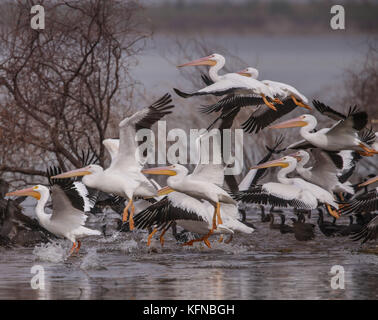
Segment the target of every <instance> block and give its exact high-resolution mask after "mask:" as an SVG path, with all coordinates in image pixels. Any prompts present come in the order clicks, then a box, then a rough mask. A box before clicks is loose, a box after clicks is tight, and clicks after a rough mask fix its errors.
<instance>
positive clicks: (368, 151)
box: [359, 143, 378, 157]
mask: <svg viewBox="0 0 378 320" xmlns="http://www.w3.org/2000/svg"><path fill="white" fill-rule="evenodd" d="M359 146H360V147H361V148H362V149H363V150H364V151H365V152H360V154H361V155H365V156H367V157H371V156H373V155H374V154H377V153H378V151H376V150H374V149H371V148H368V147H366V146H365V145H364V144H363V143H360V144H359Z"/></svg>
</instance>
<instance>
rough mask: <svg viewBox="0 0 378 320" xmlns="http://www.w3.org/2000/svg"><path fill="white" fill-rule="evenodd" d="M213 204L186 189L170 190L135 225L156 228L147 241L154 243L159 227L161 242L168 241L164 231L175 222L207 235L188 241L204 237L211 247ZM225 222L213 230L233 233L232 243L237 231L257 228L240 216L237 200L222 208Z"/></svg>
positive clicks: (143, 213)
mask: <svg viewBox="0 0 378 320" xmlns="http://www.w3.org/2000/svg"><path fill="white" fill-rule="evenodd" d="M167 189H168V188H163V189H161V190H160V191H159V194H164V193H165V192H168V190H167ZM213 211H214V208H213V206H212V205H211V204H210V203H209V202H208V201H200V200H197V199H196V198H193V197H191V196H188V195H186V194H185V193H182V192H177V191H175V192H170V193H169V194H167V196H166V197H164V198H163V199H162V200H160V201H159V202H157V203H154V204H152V205H151V206H149V207H148V208H147V209H145V210H144V211H142V212H140V213H138V214H137V215H136V216H135V227H136V228H140V229H145V228H152V227H153V228H154V229H153V231H152V233H150V235H149V236H148V241H147V245H150V242H151V238H152V236H153V235H154V234H155V233H156V232H157V231H159V230H161V231H162V232H161V234H160V243H161V245H162V246H163V245H164V238H163V236H164V234H165V232H166V230H168V229H169V227H170V226H171V224H172V223H173V222H176V223H177V225H179V226H180V227H182V228H184V229H185V230H188V231H190V232H194V233H198V234H201V235H204V236H203V237H200V238H199V239H195V240H191V241H188V242H186V243H184V245H192V244H193V243H194V242H196V241H203V242H204V243H205V244H206V246H208V247H209V248H211V245H210V242H209V240H208V238H207V237H206V235H207V234H209V232H210V230H211V229H212V228H213V222H212V220H213ZM220 216H221V219H222V224H218V225H217V226H216V228H215V229H213V231H212V233H211V234H214V235H215V234H221V235H223V234H228V235H230V238H229V240H227V241H226V243H228V242H229V241H231V240H232V237H233V234H234V233H235V232H239V233H245V234H250V233H252V232H253V231H254V229H253V228H250V227H248V226H246V225H245V224H243V223H242V222H240V221H239V220H237V218H238V209H237V207H236V206H235V205H233V204H225V203H223V204H222V206H221V208H220Z"/></svg>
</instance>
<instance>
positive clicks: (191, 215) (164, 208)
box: [134, 192, 205, 229]
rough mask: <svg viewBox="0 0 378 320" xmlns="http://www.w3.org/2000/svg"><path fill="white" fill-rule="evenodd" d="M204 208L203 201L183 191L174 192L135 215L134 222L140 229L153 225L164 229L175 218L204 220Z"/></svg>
mask: <svg viewBox="0 0 378 320" xmlns="http://www.w3.org/2000/svg"><path fill="white" fill-rule="evenodd" d="M185 204H189V206H185ZM203 210H205V206H204V205H203V204H202V202H200V201H198V200H196V199H194V198H192V197H189V196H187V195H185V194H183V193H180V192H173V193H171V194H169V196H167V197H164V198H163V199H162V200H160V201H158V202H156V203H154V204H152V205H151V206H149V207H148V208H146V209H145V210H143V211H141V212H140V213H138V214H137V215H135V217H134V223H135V227H136V228H138V229H145V228H149V227H152V226H155V227H156V228H158V229H162V228H166V227H167V226H169V225H170V224H171V223H172V222H173V221H175V220H193V221H204V219H203V216H202V215H201V213H202V211H203Z"/></svg>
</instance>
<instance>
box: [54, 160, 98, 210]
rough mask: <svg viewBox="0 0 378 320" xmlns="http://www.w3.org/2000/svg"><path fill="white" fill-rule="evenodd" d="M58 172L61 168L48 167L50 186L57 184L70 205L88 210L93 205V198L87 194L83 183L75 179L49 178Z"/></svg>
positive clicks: (60, 171)
mask: <svg viewBox="0 0 378 320" xmlns="http://www.w3.org/2000/svg"><path fill="white" fill-rule="evenodd" d="M60 173H62V170H61V169H60V168H59V167H50V168H49V169H48V170H47V178H48V180H49V185H50V187H51V188H53V187H54V186H59V188H60V190H61V191H62V192H64V193H65V194H66V196H67V198H68V199H69V201H70V203H71V206H73V207H74V208H76V209H77V210H80V211H89V210H90V209H91V208H92V207H93V205H94V203H95V199H94V198H91V197H90V196H89V193H88V190H87V188H86V187H85V185H84V184H83V183H81V182H78V181H76V180H75V179H55V178H54V179H51V177H52V176H56V175H58V174H60Z"/></svg>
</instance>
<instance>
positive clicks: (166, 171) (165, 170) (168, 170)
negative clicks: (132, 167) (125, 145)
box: [142, 166, 177, 176]
mask: <svg viewBox="0 0 378 320" xmlns="http://www.w3.org/2000/svg"><path fill="white" fill-rule="evenodd" d="M173 169H174V167H173V166H167V167H156V168H149V169H143V170H142V173H144V174H161V175H165V176H175V175H176V174H177V173H176V171H174V170H173Z"/></svg>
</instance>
